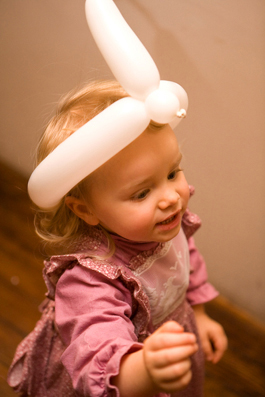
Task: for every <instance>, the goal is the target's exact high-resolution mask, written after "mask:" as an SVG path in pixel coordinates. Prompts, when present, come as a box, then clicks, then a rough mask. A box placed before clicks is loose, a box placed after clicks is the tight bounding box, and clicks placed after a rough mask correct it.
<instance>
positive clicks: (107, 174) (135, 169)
mask: <svg viewBox="0 0 265 397" xmlns="http://www.w3.org/2000/svg"><path fill="white" fill-rule="evenodd" d="M178 158H180V152H179V147H178V142H177V139H176V136H175V134H174V132H173V131H172V129H171V128H170V127H169V125H166V126H165V127H164V128H162V129H160V130H158V131H153V130H151V129H147V130H145V131H144V132H143V133H142V134H141V135H140V136H139V137H138V138H137V139H136V140H135V141H133V142H132V143H131V144H129V145H128V146H127V147H125V148H124V149H123V150H121V151H120V152H119V153H117V154H116V155H115V156H114V157H112V158H111V159H110V160H109V161H107V162H106V163H105V164H103V165H102V166H101V167H100V168H98V170H96V171H94V173H93V174H92V175H91V176H92V177H93V179H94V183H104V182H105V183H107V182H109V181H111V183H112V182H113V183H114V182H115V181H116V180H117V178H124V179H126V178H127V179H128V178H134V177H135V175H139V176H141V173H147V174H148V173H150V174H152V171H153V168H154V167H157V166H158V165H159V164H160V163H161V162H162V163H163V164H164V163H165V162H169V163H174V162H176V161H177V160H178Z"/></svg>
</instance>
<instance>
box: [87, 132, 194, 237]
mask: <svg viewBox="0 0 265 397" xmlns="http://www.w3.org/2000/svg"><path fill="white" fill-rule="evenodd" d="M180 161H181V153H180V151H179V147H178V142H177V139H176V137H175V134H174V132H173V131H172V129H171V128H170V126H169V125H166V126H165V127H163V128H162V129H160V130H158V131H154V130H152V129H149V128H147V130H146V131H144V132H143V134H142V135H140V137H139V138H137V139H136V140H135V141H134V142H132V143H131V144H130V145H129V146H127V147H126V148H125V149H123V150H122V151H121V152H120V153H118V154H117V155H116V156H114V157H113V158H112V159H110V160H109V161H108V162H107V163H105V164H104V165H103V166H101V167H100V168H99V169H98V170H96V171H95V172H94V173H93V174H92V175H91V176H90V177H89V178H88V185H87V189H86V190H87V192H88V194H87V197H86V210H85V211H84V217H83V216H82V218H83V219H84V220H85V221H86V222H87V223H89V224H93V225H95V224H98V223H99V224H101V225H102V226H103V227H104V228H105V229H106V230H108V231H110V232H113V233H116V234H118V235H120V236H122V237H124V238H127V239H129V240H134V241H157V242H165V241H168V240H170V239H172V238H173V237H175V236H176V235H177V234H178V232H179V230H180V226H181V219H182V216H183V213H184V212H185V210H186V207H187V203H188V199H189V187H188V184H187V181H186V179H185V176H184V173H183V171H182V170H181V167H180Z"/></svg>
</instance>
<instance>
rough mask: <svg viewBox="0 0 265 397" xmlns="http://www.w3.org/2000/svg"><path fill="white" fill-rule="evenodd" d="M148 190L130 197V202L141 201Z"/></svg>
mask: <svg viewBox="0 0 265 397" xmlns="http://www.w3.org/2000/svg"><path fill="white" fill-rule="evenodd" d="M148 193H149V190H148V189H146V190H143V191H142V192H140V193H138V194H136V195H135V196H133V197H132V200H143V199H145V198H146V196H147V195H148Z"/></svg>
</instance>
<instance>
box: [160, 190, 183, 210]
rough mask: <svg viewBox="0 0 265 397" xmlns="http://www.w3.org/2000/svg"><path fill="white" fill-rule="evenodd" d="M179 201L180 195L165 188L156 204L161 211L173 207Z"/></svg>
mask: <svg viewBox="0 0 265 397" xmlns="http://www.w3.org/2000/svg"><path fill="white" fill-rule="evenodd" d="M179 199H180V195H179V194H178V192H177V191H176V190H175V189H174V188H167V189H165V190H164V191H163V194H162V195H161V197H160V200H159V202H158V207H159V208H160V209H162V210H164V209H166V208H168V207H171V206H173V205H175V204H176V203H177V202H178V200H179Z"/></svg>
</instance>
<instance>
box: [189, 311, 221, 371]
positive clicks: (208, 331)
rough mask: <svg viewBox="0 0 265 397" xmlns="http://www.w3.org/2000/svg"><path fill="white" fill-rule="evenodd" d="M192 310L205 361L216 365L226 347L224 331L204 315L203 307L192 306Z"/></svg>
mask: <svg viewBox="0 0 265 397" xmlns="http://www.w3.org/2000/svg"><path fill="white" fill-rule="evenodd" d="M193 310H194V314H195V317H196V321H197V327H198V331H199V335H200V339H201V343H202V349H203V351H204V354H205V357H206V360H208V361H211V362H212V363H214V364H216V363H217V362H218V361H219V360H220V359H221V358H222V356H223V354H224V352H225V350H226V349H227V345H228V342H227V337H226V335H225V332H224V329H223V327H222V326H221V325H220V324H219V323H217V322H216V321H214V320H212V319H211V318H210V317H209V316H208V315H207V314H206V313H205V311H204V307H203V305H196V306H193Z"/></svg>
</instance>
